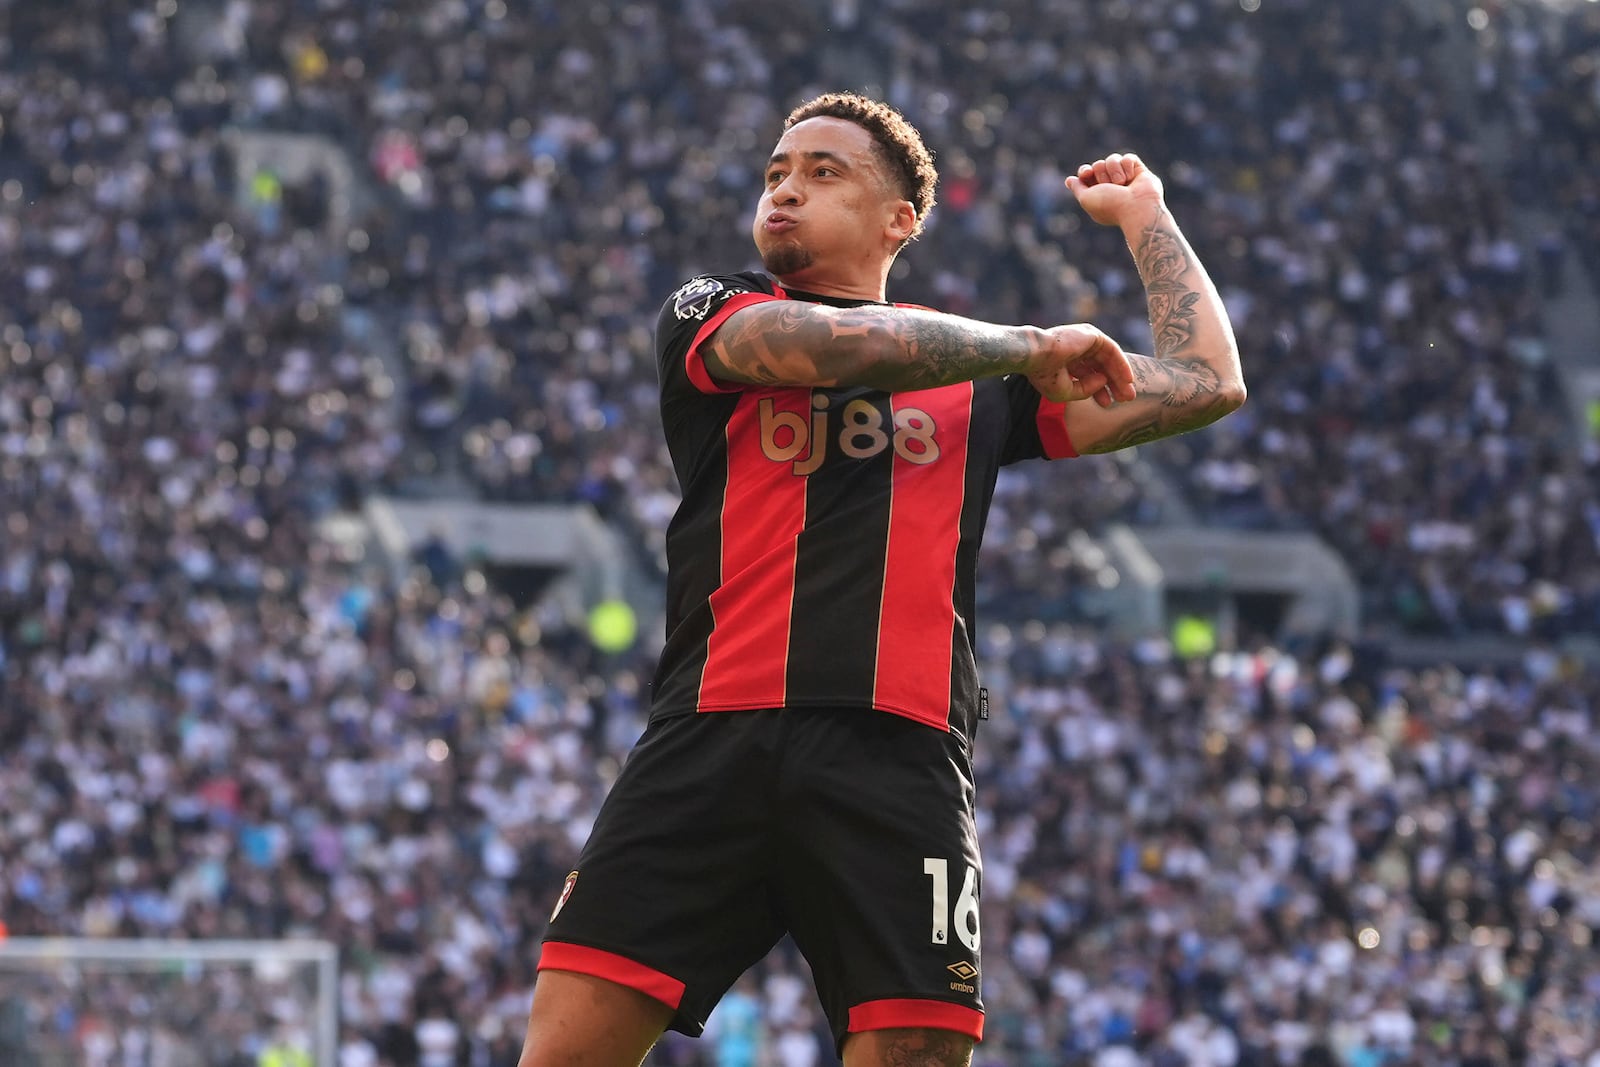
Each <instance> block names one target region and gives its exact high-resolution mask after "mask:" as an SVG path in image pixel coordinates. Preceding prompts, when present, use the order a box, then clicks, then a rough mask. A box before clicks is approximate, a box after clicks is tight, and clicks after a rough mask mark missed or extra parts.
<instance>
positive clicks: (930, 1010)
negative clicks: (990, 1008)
mask: <svg viewBox="0 0 1600 1067" xmlns="http://www.w3.org/2000/svg"><path fill="white" fill-rule="evenodd" d="M902 1027H914V1028H918V1027H919V1028H927V1029H932V1030H954V1031H955V1032H956V1033H958V1034H966V1035H967V1036H968V1037H970V1038H972V1039H973V1040H974V1041H982V1040H983V1012H981V1011H979V1010H978V1009H977V1008H969V1007H967V1006H966V1005H965V1004H947V1003H945V1002H944V1001H942V1000H869V1001H867V1002H866V1003H865V1004H857V1005H856V1006H855V1007H853V1008H851V1009H850V1021H849V1023H848V1024H847V1025H846V1027H845V1031H846V1032H847V1033H852V1034H859V1033H861V1032H862V1031H863V1030H898V1029H900V1028H902Z"/></svg>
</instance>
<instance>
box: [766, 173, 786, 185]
mask: <svg viewBox="0 0 1600 1067" xmlns="http://www.w3.org/2000/svg"><path fill="white" fill-rule="evenodd" d="M781 181H783V171H781V170H769V171H767V184H768V185H777V184H778V183H779V182H781Z"/></svg>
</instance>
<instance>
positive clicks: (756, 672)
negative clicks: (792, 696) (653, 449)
mask: <svg viewBox="0 0 1600 1067" xmlns="http://www.w3.org/2000/svg"><path fill="white" fill-rule="evenodd" d="M769 404H770V405H771V410H770V411H768V412H767V419H768V420H769V423H770V425H769V426H768V427H766V428H765V429H766V430H768V431H770V433H771V436H772V438H773V439H772V440H771V441H770V442H769V441H767V440H766V439H765V437H766V434H765V433H764V428H763V426H762V414H761V413H762V408H763V405H769ZM810 420H811V390H809V389H761V390H751V391H748V392H746V393H745V394H744V395H743V396H741V397H740V398H739V404H738V406H737V407H735V408H734V411H733V415H732V416H731V417H730V418H729V419H728V425H727V430H726V434H727V451H728V481H727V487H726V488H725V489H724V490H723V496H722V571H721V580H720V582H719V583H718V585H717V588H716V590H715V591H714V592H712V594H711V600H710V604H711V617H712V626H713V628H712V631H711V636H710V638H709V639H708V642H707V645H706V662H705V670H704V673H702V674H701V676H700V700H699V710H700V711H718V710H722V709H726V708H750V707H768V708H776V707H782V706H783V703H784V697H785V682H784V676H785V675H786V674H787V673H788V668H789V617H790V612H792V611H793V610H794V563H795V550H796V539H797V538H798V537H799V536H800V531H801V530H802V529H803V528H804V527H805V524H806V480H805V478H804V477H802V476H800V475H798V474H796V473H794V464H795V462H796V461H798V460H802V459H804V458H805V455H806V453H805V452H804V451H801V449H800V445H801V443H802V442H801V441H800V439H799V434H809V426H810ZM796 425H798V426H799V427H800V429H799V430H798V431H796V430H795V426H796ZM769 446H770V447H772V448H773V449H774V450H775V451H779V452H780V453H783V454H784V455H785V456H787V458H784V459H773V458H768V456H767V454H766V453H767V449H768V447H769ZM809 447H811V448H815V447H817V443H816V442H814V441H813V442H810V443H809ZM789 452H796V453H799V454H798V455H788V453H789Z"/></svg>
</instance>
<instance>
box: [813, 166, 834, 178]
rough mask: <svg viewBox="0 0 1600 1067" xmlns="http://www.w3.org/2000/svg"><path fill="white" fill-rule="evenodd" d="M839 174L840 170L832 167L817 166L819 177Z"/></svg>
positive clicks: (830, 176)
mask: <svg viewBox="0 0 1600 1067" xmlns="http://www.w3.org/2000/svg"><path fill="white" fill-rule="evenodd" d="M837 174H838V171H836V170H834V169H833V168H832V167H818V168H817V177H819V178H832V177H834V176H836V175H837Z"/></svg>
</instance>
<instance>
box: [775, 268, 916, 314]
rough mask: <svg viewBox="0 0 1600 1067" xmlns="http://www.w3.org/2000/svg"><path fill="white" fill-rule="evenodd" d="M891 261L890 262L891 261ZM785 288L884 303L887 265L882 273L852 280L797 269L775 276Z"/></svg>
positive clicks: (875, 272) (887, 280)
mask: <svg viewBox="0 0 1600 1067" xmlns="http://www.w3.org/2000/svg"><path fill="white" fill-rule="evenodd" d="M890 262H893V261H892V260H891V261H890ZM778 282H779V283H780V284H781V285H782V286H783V287H784V288H785V289H799V290H800V291H801V292H805V293H815V294H816V295H817V296H834V297H838V298H839V299H841V300H875V301H877V302H878V303H880V304H881V303H886V302H887V301H888V297H887V296H885V295H884V294H886V293H887V292H888V288H889V263H885V264H884V265H883V267H882V269H881V270H877V271H873V272H863V273H861V274H858V275H856V276H854V277H844V276H841V275H839V274H837V273H833V272H826V271H819V270H798V271H794V272H792V273H790V274H780V275H778Z"/></svg>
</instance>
